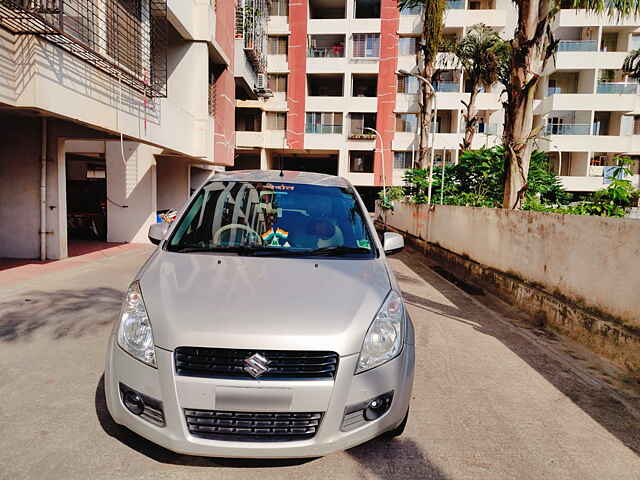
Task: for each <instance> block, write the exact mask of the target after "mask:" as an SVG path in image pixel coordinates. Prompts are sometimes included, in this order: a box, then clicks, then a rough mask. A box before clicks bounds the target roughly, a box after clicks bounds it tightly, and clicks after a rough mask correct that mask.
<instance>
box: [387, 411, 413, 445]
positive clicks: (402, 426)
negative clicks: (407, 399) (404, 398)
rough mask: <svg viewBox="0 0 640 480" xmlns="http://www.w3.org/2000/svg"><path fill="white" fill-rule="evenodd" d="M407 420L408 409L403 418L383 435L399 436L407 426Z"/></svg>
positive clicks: (388, 436)
mask: <svg viewBox="0 0 640 480" xmlns="http://www.w3.org/2000/svg"><path fill="white" fill-rule="evenodd" d="M408 420H409V410H407V413H406V415H405V416H404V419H403V420H402V422H400V425H398V426H397V427H396V428H394V429H393V430H389V431H388V432H385V433H384V436H385V437H386V438H395V437H399V436H400V435H402V434H403V433H404V429H405V427H406V426H407V421H408Z"/></svg>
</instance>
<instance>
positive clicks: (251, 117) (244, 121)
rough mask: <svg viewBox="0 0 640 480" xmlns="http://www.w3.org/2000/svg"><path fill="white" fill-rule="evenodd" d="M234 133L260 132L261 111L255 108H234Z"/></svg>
mask: <svg viewBox="0 0 640 480" xmlns="http://www.w3.org/2000/svg"><path fill="white" fill-rule="evenodd" d="M236 131H238V132H261V131H262V111H261V110H258V109H257V108H236Z"/></svg>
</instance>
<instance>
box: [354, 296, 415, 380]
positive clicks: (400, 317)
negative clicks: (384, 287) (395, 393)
mask: <svg viewBox="0 0 640 480" xmlns="http://www.w3.org/2000/svg"><path fill="white" fill-rule="evenodd" d="M403 335H404V306H403V304H402V298H401V297H400V295H399V294H398V293H397V292H394V291H393V290H392V291H391V292H390V293H389V295H387V298H386V299H385V301H384V303H383V304H382V307H380V310H378V313H377V314H376V317H375V318H374V319H373V322H371V326H370V327H369V330H368V331H367V335H366V336H365V337H364V343H363V344H362V350H361V351H360V358H358V366H357V368H356V374H358V373H361V372H365V371H367V370H371V369H372V368H375V367H377V366H380V365H382V364H383V363H386V362H388V361H389V360H391V359H393V358H395V357H396V356H397V355H398V354H399V353H400V350H402V341H403Z"/></svg>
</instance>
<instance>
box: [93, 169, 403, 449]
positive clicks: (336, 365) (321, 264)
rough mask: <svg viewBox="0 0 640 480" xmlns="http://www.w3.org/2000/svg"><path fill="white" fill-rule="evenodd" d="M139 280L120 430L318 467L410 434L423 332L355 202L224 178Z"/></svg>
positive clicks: (131, 298) (119, 400) (123, 369)
mask: <svg viewBox="0 0 640 480" xmlns="http://www.w3.org/2000/svg"><path fill="white" fill-rule="evenodd" d="M149 238H150V240H151V241H152V242H153V243H156V244H159V248H157V249H156V251H155V252H154V253H153V254H152V255H151V257H150V258H149V259H148V260H147V262H146V263H145V264H144V265H143V267H142V268H141V269H140V271H139V272H138V274H137V276H136V277H135V280H134V281H133V283H132V284H131V285H130V287H129V290H128V292H127V295H126V298H125V299H124V302H123V306H122V311H121V314H120V316H119V318H118V320H117V321H116V323H115V325H114V328H113V332H112V334H111V336H110V339H109V347H108V351H107V359H106V367H105V394H106V400H107V405H108V408H109V412H110V413H111V416H112V417H113V419H114V420H115V421H116V422H117V423H118V424H121V425H124V426H126V427H128V428H129V429H131V430H133V431H134V432H136V433H138V434H139V435H141V436H143V437H145V438H147V439H149V440H151V441H152V442H155V443H157V444H159V445H162V446H163V447H166V448H168V449H169V450H173V451H175V452H178V453H184V454H191V455H203V456H212V457H214V456H215V457H254V458H283V457H315V456H321V455H325V454H328V453H330V452H333V451H336V450H343V449H347V448H350V447H353V446H355V445H358V444H360V443H363V442H365V441H367V440H369V439H371V438H373V437H376V436H378V435H381V434H385V435H387V436H396V435H400V434H401V433H402V431H403V430H404V427H405V425H406V423H407V418H408V414H409V399H410V397H411V389H412V386H413V373H414V333H413V326H412V324H411V320H410V318H409V316H408V314H407V312H406V309H405V307H404V303H403V300H402V297H401V294H400V290H399V288H398V285H397V283H396V280H395V278H394V276H393V273H392V271H391V269H390V267H389V265H388V264H387V261H386V258H385V254H386V255H389V254H392V253H395V252H397V251H399V250H401V249H402V248H403V246H404V242H403V239H402V237H401V236H399V235H397V234H394V233H385V234H384V239H383V243H384V245H382V244H381V242H380V240H379V239H378V236H377V235H376V232H375V230H374V227H373V224H372V222H371V220H370V218H369V216H368V215H367V214H366V210H365V209H364V206H363V203H362V200H361V199H360V197H359V196H358V194H357V192H356V191H355V189H354V188H353V186H352V185H351V184H350V183H349V182H347V181H346V180H344V179H342V178H339V177H334V176H328V175H321V174H314V173H299V172H287V171H285V172H280V171H243V172H228V173H219V174H216V175H215V176H214V177H213V178H212V179H211V180H209V181H208V182H207V183H205V184H204V185H203V186H202V187H201V188H200V190H199V191H198V192H197V193H196V194H195V195H194V196H193V197H192V198H191V200H190V201H189V202H188V204H187V205H186V206H185V208H184V209H183V211H182V212H181V213H180V214H179V216H178V218H177V220H176V221H175V222H173V223H172V224H171V226H170V227H168V224H157V225H153V226H152V227H151V229H150V231H149Z"/></svg>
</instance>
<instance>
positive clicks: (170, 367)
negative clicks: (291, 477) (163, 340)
mask: <svg viewBox="0 0 640 480" xmlns="http://www.w3.org/2000/svg"><path fill="white" fill-rule="evenodd" d="M156 358H157V362H158V368H157V369H154V368H151V367H148V366H146V365H144V364H142V363H141V362H139V361H137V360H135V359H134V358H132V357H131V356H129V355H128V354H127V353H125V352H124V351H123V350H122V349H121V348H120V347H119V346H118V345H117V344H116V343H115V339H114V336H113V335H112V336H111V338H110V340H109V348H108V350H107V361H106V368H105V395H106V400H107V407H108V409H109V412H110V413H111V416H112V417H113V419H114V421H115V422H116V423H118V424H120V425H124V426H126V427H128V428H129V429H131V430H133V431H134V432H136V433H137V434H139V435H141V436H142V437H145V438H147V439H148V440H151V441H152V442H154V443H156V444H158V445H161V446H163V447H165V448H167V449H169V450H172V451H174V452H177V453H182V454H188V455H200V456H209V457H249V458H299V457H317V456H322V455H326V454H328V453H331V452H334V451H337V450H345V449H348V448H350V447H353V446H355V445H359V444H361V443H363V442H366V441H367V440H370V439H372V438H374V437H376V436H378V435H380V434H382V433H384V432H386V431H388V430H391V429H393V428H395V427H396V426H398V425H399V424H400V423H401V422H402V420H403V418H404V416H405V413H406V412H407V409H408V408H409V399H410V397H411V389H412V386H413V370H414V347H413V345H405V346H404V349H403V352H402V354H401V355H400V356H398V357H397V358H395V359H394V360H392V361H390V362H388V363H386V364H385V365H382V366H380V367H378V368H375V369H373V370H371V371H369V372H364V373H361V374H359V375H353V372H354V371H355V368H356V362H357V360H358V355H357V354H355V355H349V356H345V357H340V362H339V366H338V372H337V375H336V378H335V380H313V381H301V380H283V381H280V380H277V381H276V380H263V381H259V380H233V379H209V378H195V377H182V376H176V375H175V369H174V363H173V352H171V351H167V350H163V349H160V348H156ZM121 383H122V384H125V385H127V386H129V387H131V388H133V389H135V390H137V391H138V392H141V393H143V394H144V395H147V396H149V397H153V398H155V399H157V400H159V401H161V402H162V404H163V409H164V416H165V421H166V425H165V426H164V427H161V426H157V425H154V424H152V423H151V422H149V421H147V420H145V419H144V418H141V417H139V416H136V415H134V414H132V413H131V412H130V411H129V410H127V409H126V408H125V407H124V405H123V403H122V400H121V396H120V391H119V385H120V384H121ZM236 388H249V389H256V388H257V389H263V391H264V392H265V402H264V404H262V403H260V402H258V403H256V404H255V408H254V410H252V411H264V412H270V411H271V412H272V411H274V407H273V406H272V405H269V403H270V400H269V399H268V398H269V396H270V390H268V389H276V390H278V392H282V391H283V389H285V390H287V389H290V402H289V407H288V409H287V411H290V412H323V413H324V416H323V419H322V422H321V424H320V426H319V429H318V431H317V433H316V434H315V436H314V437H313V438H310V439H305V440H293V441H281V442H279V441H275V442H274V441H269V442H258V441H247V442H244V441H229V440H210V439H205V438H201V437H197V436H193V435H191V434H190V433H189V429H188V427H187V423H186V420H185V415H184V409H202V410H215V409H218V410H226V409H228V408H221V406H222V404H221V402H222V397H221V396H220V395H218V396H217V395H216V391H218V392H222V391H223V390H224V389H236ZM390 391H393V392H394V394H393V401H392V403H391V407H390V409H389V410H388V411H387V412H386V413H385V414H384V415H382V416H381V417H380V418H378V419H377V420H373V421H369V422H366V423H364V424H362V425H360V426H358V427H357V428H354V429H352V430H349V431H346V432H345V431H342V430H341V425H342V421H343V418H344V415H345V409H346V408H347V407H349V406H353V405H357V404H361V403H362V402H367V401H368V400H370V399H373V398H375V397H377V396H379V395H382V394H384V393H387V392H390ZM255 392H257V390H252V393H254V394H255ZM217 397H219V400H216V398H217ZM229 410H233V409H229ZM242 410H243V411H247V410H246V409H242ZM275 411H279V410H278V409H276V410H275Z"/></svg>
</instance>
